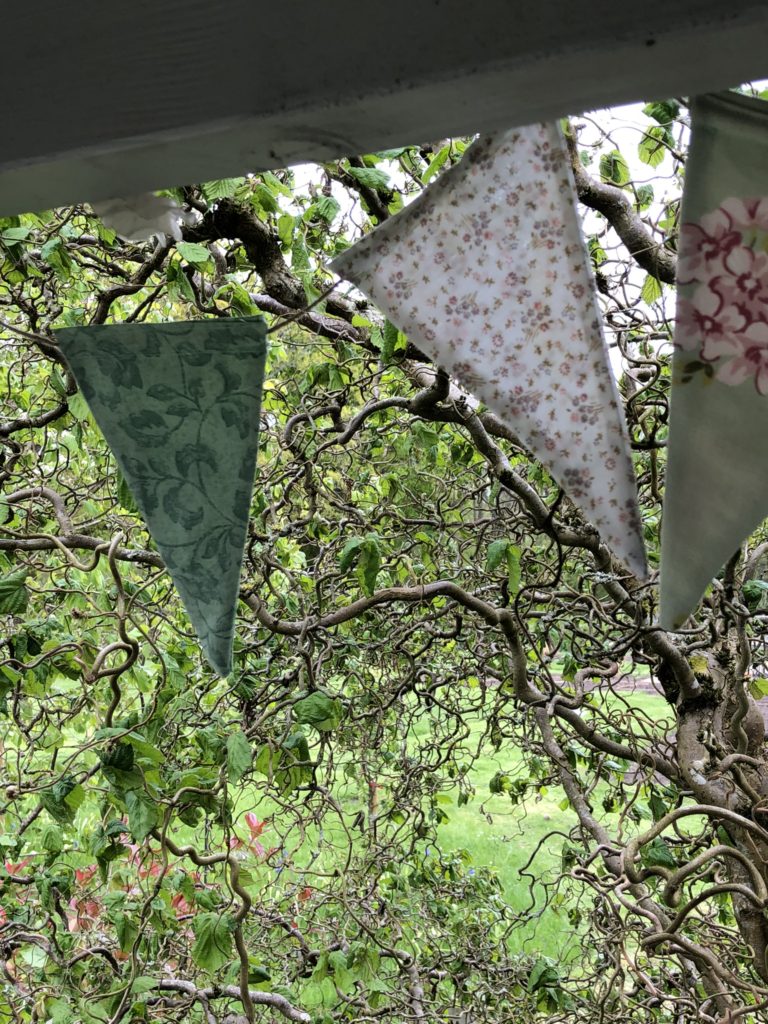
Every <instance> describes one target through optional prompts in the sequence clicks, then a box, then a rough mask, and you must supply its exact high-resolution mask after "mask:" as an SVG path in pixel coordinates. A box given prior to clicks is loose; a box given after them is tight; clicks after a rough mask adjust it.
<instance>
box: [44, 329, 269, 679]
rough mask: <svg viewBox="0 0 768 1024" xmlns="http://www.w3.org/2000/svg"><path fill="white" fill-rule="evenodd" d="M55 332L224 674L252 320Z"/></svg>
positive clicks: (244, 466)
mask: <svg viewBox="0 0 768 1024" xmlns="http://www.w3.org/2000/svg"><path fill="white" fill-rule="evenodd" d="M56 334H57V338H58V341H59V344H60V346H61V349H62V352H63V353H64V356H65V357H66V359H67V362H68V363H69V365H70V367H71V369H72V372H73V373H74V375H75V378H76V380H77V382H78V384H79V385H80V388H81V390H82V392H83V395H84V396H85V398H86V400H87V402H88V405H89V406H90V409H91V412H92V413H93V416H94V419H95V420H96V422H97V423H98V425H99V427H100V428H101V431H102V433H103V434H104V437H105V438H106V440H107V442H108V443H109V445H110V447H111V448H112V451H113V452H114V455H115V458H116V459H117V462H118V464H119V466H120V469H121V470H122V472H123V475H124V477H125V479H126V481H127V483H128V486H129V487H130V489H131V491H132V493H133V495H134V497H135V499H136V503H137V505H138V506H139V509H140V511H141V513H142V515H143V517H144V520H145V522H146V524H147V527H148V528H149V530H150V532H151V534H152V537H153V539H154V541H155V543H156V545H157V548H158V551H159V552H160V554H161V555H162V557H163V559H164V561H165V563H166V565H167V567H168V571H169V573H170V574H171V578H172V579H173V582H174V583H175V585H176V588H177V589H178V592H179V594H180V596H181V599H182V601H183V602H184V606H185V608H186V609H187V612H188V614H189V617H190V619H191V620H192V624H193V626H194V628H195V630H196V631H197V634H198V636H199V638H200V642H201V644H202V647H203V651H204V652H205V655H206V657H207V659H208V661H209V662H210V664H211V665H212V666H213V668H214V669H215V670H216V671H217V672H218V673H219V674H220V675H222V676H226V675H228V674H229V672H230V671H231V667H232V640H233V633H234V621H235V609H236V605H237V598H238V591H239V586H240V569H241V564H242V559H243V548H244V545H245V538H246V533H247V528H248V518H249V510H250V504H251V492H252V488H253V476H254V470H255V465H256V452H257V448H258V436H259V411H260V405H261V392H262V383H263V378H264V362H265V357H266V351H267V343H266V327H265V324H264V321H263V320H262V319H261V318H260V317H254V318H246V319H238V320H235V319H223V318H222V319H217V320H201V321H190V322H186V323H174V324H154V323H153V324H149V323H142V324H134V323H132V324H117V325H105V326H97V327H76V328H68V329H65V330H60V331H57V332H56Z"/></svg>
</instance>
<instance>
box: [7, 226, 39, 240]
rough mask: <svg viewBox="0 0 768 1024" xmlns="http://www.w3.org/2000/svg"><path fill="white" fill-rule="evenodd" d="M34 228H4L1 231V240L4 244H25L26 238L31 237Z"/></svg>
mask: <svg viewBox="0 0 768 1024" xmlns="http://www.w3.org/2000/svg"><path fill="white" fill-rule="evenodd" d="M31 231H32V228H30V227H24V226H22V227H18V228H3V229H2V230H0V239H2V240H3V241H4V242H23V241H24V239H25V238H27V237H29V235H30V233H31Z"/></svg>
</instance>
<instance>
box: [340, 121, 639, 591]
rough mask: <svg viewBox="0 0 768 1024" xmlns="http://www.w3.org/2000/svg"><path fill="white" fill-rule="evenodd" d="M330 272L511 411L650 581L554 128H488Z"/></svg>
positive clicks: (511, 420) (513, 421) (613, 544)
mask: <svg viewBox="0 0 768 1024" xmlns="http://www.w3.org/2000/svg"><path fill="white" fill-rule="evenodd" d="M331 269H332V270H334V271H335V272H336V273H337V274H339V275H340V276H342V277H345V278H347V279H348V280H349V281H351V282H353V283H354V284H355V285H356V286H357V287H358V288H359V289H360V290H361V291H363V292H364V293H365V294H366V295H368V296H369V297H370V298H371V299H372V300H373V302H374V303H375V304H376V305H377V306H378V307H379V308H380V309H381V310H383V311H384V313H385V314H386V315H387V317H388V318H389V319H390V320H391V321H392V322H393V323H394V324H395V325H396V326H397V327H398V328H399V329H400V330H402V331H403V332H404V333H405V334H407V335H408V337H409V339H410V341H411V342H412V343H413V344H414V345H416V346H417V347H418V348H419V349H421V350H422V351H423V352H425V353H427V354H428V355H429V356H430V358H431V359H433V360H434V361H435V362H436V363H438V364H439V365H441V366H443V367H444V368H445V369H446V370H447V371H449V372H450V373H451V374H452V375H454V376H455V377H456V378H457V379H458V380H459V381H460V382H461V383H462V384H463V385H464V386H465V387H466V388H467V389H468V390H469V391H471V392H472V393H474V394H475V395H476V396H477V397H478V398H479V399H481V400H482V401H483V402H485V403H486V404H487V405H488V407H489V408H490V409H492V410H493V411H494V412H495V413H496V414H497V415H498V416H499V417H501V419H502V420H503V421H504V422H505V423H506V424H507V425H508V426H509V427H510V428H512V429H513V430H514V431H515V432H516V433H517V434H518V435H519V436H520V437H521V438H522V439H523V440H524V442H525V443H526V444H527V445H528V447H529V448H530V450H531V452H532V453H533V454H534V455H535V456H536V458H537V459H539V461H540V462H542V463H543V464H544V465H545V466H547V468H548V469H549V470H550V471H551V473H552V475H553V477H554V478H555V480H556V481H557V482H558V483H559V484H560V485H561V487H562V488H563V489H564V490H565V491H566V493H567V494H568V495H569V496H570V498H571V499H572V500H573V502H574V503H575V504H576V505H577V506H578V507H579V508H580V509H581V510H582V511H583V513H584V514H585V516H586V517H587V519H588V520H589V521H590V522H591V523H592V524H593V525H594V526H595V527H596V528H597V530H598V531H599V533H600V535H601V537H602V539H603V541H604V542H605V543H606V544H607V545H608V546H609V547H610V548H611V549H612V550H613V551H614V552H615V554H617V555H618V556H619V557H620V558H621V559H623V560H624V561H625V563H626V564H627V565H628V566H629V568H630V569H631V570H632V571H633V572H634V573H635V574H636V575H637V576H639V577H641V578H644V577H645V575H646V563H645V550H644V545H643V540H642V534H641V529H640V517H639V514H638V508H637V495H636V483H635V476H634V471H633V467H632V459H631V454H630V448H629V443H628V438H627V433H626V427H625V425H624V420H623V416H622V412H621V407H620V403H619V397H618V393H617V388H616V382H615V379H614V375H613V373H612V370H611V365H610V361H609V358H608V351H607V348H606V345H605V341H604V339H603V335H602V330H601V325H600V316H599V311H598V308H597V305H596V301H595V293H594V282H593V278H592V275H591V272H590V270H589V265H588V256H587V254H586V251H585V247H584V244H583V241H582V237H581V231H580V227H579V222H578V216H577V212H576V207H575V191H574V184H573V180H572V176H571V171H570V167H569V164H568V157H567V154H566V151H565V146H564V143H563V139H562V136H561V134H560V131H559V128H558V127H557V126H556V125H532V126H530V127H527V128H518V129H514V130H511V131H504V132H499V133H496V134H493V135H486V136H482V137H480V138H479V139H478V140H477V141H476V142H474V143H473V144H472V145H471V146H470V147H469V148H468V149H467V151H466V153H465V154H464V157H463V158H462V160H461V161H460V162H459V163H458V164H457V165H455V166H454V167H452V168H450V169H449V170H447V171H445V172H444V173H443V174H442V175H441V176H440V177H439V178H438V179H437V181H436V182H434V183H433V184H432V185H430V187H429V188H427V189H426V190H425V192H423V193H422V194H421V195H420V196H419V197H418V198H417V199H415V200H414V201H413V202H412V203H411V204H410V205H409V206H407V207H406V208H405V209H404V210H403V211H401V212H400V213H398V214H397V215H396V216H395V217H393V218H391V219H390V220H388V221H386V222H384V223H383V224H382V225H381V226H379V227H377V228H376V229H375V230H374V231H373V232H371V234H369V235H368V236H367V237H366V238H364V239H363V240H362V241H361V242H359V243H358V244H357V245H355V246H353V247H352V248H350V249H349V250H347V251H346V252H345V253H343V254H342V255H341V256H339V257H337V258H336V259H335V260H334V261H333V263H332V264H331Z"/></svg>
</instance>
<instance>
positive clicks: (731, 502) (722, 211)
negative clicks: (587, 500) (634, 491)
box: [660, 93, 768, 629]
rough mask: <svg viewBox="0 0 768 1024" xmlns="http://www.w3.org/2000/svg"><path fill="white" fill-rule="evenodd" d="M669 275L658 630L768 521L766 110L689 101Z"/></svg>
mask: <svg viewBox="0 0 768 1024" xmlns="http://www.w3.org/2000/svg"><path fill="white" fill-rule="evenodd" d="M682 220H683V224H682V229H681V233H680V244H679V254H680V255H679V264H678V272H677V284H678V297H677V322H676V326H675V352H674V356H673V373H672V405H671V417H670V436H669V452H668V457H667V479H666V491H665V495H664V521H663V528H662V543H661V614H660V619H661V624H662V626H664V627H665V628H667V629H676V628H679V627H681V626H682V625H683V624H684V622H685V620H686V619H687V618H688V617H689V615H690V614H691V613H692V611H693V610H694V608H695V606H696V604H697V603H698V601H699V599H700V598H701V595H702V594H703V593H704V590H705V589H706V587H707V585H708V584H709V583H710V582H711V580H712V578H713V576H714V575H715V574H716V573H717V572H718V570H719V569H720V568H721V566H722V565H723V564H724V563H725V562H726V561H727V560H728V559H729V558H730V557H731V556H732V555H733V554H734V553H735V552H736V551H737V550H738V548H739V545H740V544H741V542H742V541H743V540H744V538H745V537H747V536H748V535H749V534H750V533H752V531H753V530H754V529H755V528H756V527H757V526H758V525H759V524H760V522H761V521H762V520H763V519H764V518H765V516H766V515H768V473H766V471H765V451H766V441H767V440H768V103H765V102H764V101H762V100H756V99H751V98H749V97H746V96H741V95H739V94H737V93H723V94H721V95H717V96H703V97H700V98H698V99H697V100H695V101H694V103H693V104H692V135H691V149H690V154H689V159H688V165H687V167H686V174H685V192H684V195H683V210H682Z"/></svg>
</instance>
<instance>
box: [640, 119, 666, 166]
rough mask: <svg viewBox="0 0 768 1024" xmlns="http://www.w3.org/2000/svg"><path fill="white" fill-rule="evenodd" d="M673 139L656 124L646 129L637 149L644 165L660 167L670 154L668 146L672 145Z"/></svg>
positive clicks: (664, 129)
mask: <svg viewBox="0 0 768 1024" xmlns="http://www.w3.org/2000/svg"><path fill="white" fill-rule="evenodd" d="M673 141H674V140H673V139H672V138H671V136H670V134H669V131H668V130H667V129H666V128H662V127H661V125H658V124H655V125H653V126H652V127H651V128H648V129H646V132H645V134H644V136H643V138H642V139H641V140H640V143H639V144H638V147H637V155H638V156H639V157H640V159H641V160H642V161H643V163H644V164H648V166H649V167H658V166H659V164H660V163H661V162H662V161H663V160H664V157H665V156H666V155H667V153H668V152H669V150H668V148H667V147H668V146H670V145H672V143H673Z"/></svg>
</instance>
